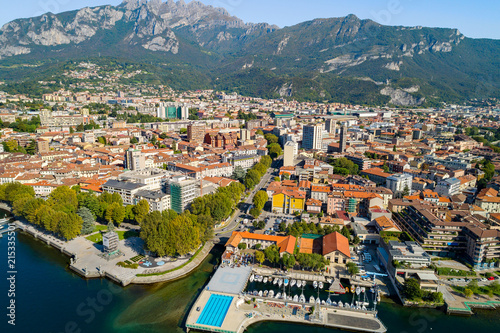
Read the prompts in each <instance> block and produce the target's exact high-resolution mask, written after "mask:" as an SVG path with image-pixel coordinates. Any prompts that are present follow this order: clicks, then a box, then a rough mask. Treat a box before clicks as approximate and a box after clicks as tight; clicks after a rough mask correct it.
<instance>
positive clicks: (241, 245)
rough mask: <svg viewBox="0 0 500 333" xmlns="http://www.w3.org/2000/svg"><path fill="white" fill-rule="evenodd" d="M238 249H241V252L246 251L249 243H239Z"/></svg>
mask: <svg viewBox="0 0 500 333" xmlns="http://www.w3.org/2000/svg"><path fill="white" fill-rule="evenodd" d="M238 249H240V250H246V249H247V243H239V244H238Z"/></svg>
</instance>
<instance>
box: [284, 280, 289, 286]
mask: <svg viewBox="0 0 500 333" xmlns="http://www.w3.org/2000/svg"><path fill="white" fill-rule="evenodd" d="M289 282H290V281H289V280H288V279H285V280H284V281H283V283H284V284H285V287H286V286H288V283H289Z"/></svg>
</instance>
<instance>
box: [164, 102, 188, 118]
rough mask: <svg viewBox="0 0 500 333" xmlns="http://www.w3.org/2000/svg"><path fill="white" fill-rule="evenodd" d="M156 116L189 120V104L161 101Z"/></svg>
mask: <svg viewBox="0 0 500 333" xmlns="http://www.w3.org/2000/svg"><path fill="white" fill-rule="evenodd" d="M156 116H157V117H158V118H166V119H181V120H187V119H188V118H189V106H188V105H186V104H182V105H181V104H178V103H161V104H160V106H159V107H158V109H157V110H156Z"/></svg>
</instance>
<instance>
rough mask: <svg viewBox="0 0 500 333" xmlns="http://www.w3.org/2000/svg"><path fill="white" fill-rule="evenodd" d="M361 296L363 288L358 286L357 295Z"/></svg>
mask: <svg viewBox="0 0 500 333" xmlns="http://www.w3.org/2000/svg"><path fill="white" fill-rule="evenodd" d="M359 294H361V288H360V287H359V286H358V287H356V295H359Z"/></svg>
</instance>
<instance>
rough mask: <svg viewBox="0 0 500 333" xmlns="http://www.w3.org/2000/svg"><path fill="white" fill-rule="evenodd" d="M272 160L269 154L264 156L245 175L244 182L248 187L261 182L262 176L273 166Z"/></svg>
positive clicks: (251, 187) (250, 187)
mask: <svg viewBox="0 0 500 333" xmlns="http://www.w3.org/2000/svg"><path fill="white" fill-rule="evenodd" d="M271 163H272V160H271V157H269V156H262V158H261V159H260V162H259V163H257V164H255V165H254V166H253V167H252V168H251V169H250V170H248V172H247V174H246V175H245V178H244V181H243V184H245V187H246V188H247V189H253V188H254V187H255V185H257V184H259V183H260V180H261V178H262V176H264V175H265V174H266V172H267V169H269V167H270V166H271Z"/></svg>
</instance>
